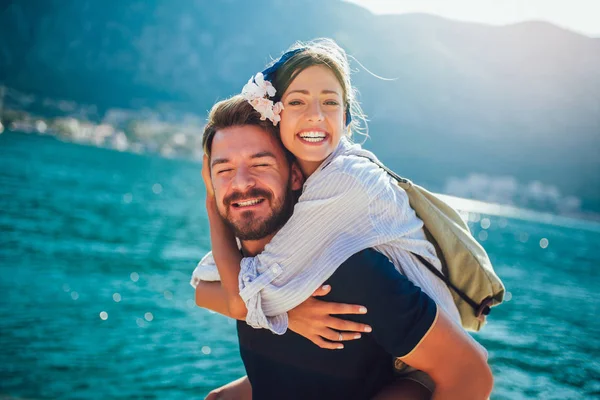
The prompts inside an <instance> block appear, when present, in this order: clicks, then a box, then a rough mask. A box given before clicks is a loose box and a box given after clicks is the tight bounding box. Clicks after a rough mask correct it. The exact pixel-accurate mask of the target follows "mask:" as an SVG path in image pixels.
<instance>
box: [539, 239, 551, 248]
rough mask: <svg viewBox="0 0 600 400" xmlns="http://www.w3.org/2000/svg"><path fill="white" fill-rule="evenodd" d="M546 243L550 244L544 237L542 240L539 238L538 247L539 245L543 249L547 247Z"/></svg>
mask: <svg viewBox="0 0 600 400" xmlns="http://www.w3.org/2000/svg"><path fill="white" fill-rule="evenodd" d="M548 244H550V243H549V242H548V239H546V238H542V240H540V247H541V248H542V249H545V248H546V247H548Z"/></svg>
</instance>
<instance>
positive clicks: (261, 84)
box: [242, 72, 283, 126]
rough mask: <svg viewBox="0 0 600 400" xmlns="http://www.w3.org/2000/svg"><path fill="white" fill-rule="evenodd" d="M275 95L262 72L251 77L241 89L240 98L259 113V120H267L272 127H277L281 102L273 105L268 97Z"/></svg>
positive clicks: (271, 85) (281, 106)
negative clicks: (271, 123)
mask: <svg viewBox="0 0 600 400" xmlns="http://www.w3.org/2000/svg"><path fill="white" fill-rule="evenodd" d="M275 93H277V91H276V90H275V87H273V84H272V83H271V82H270V81H268V80H266V79H265V77H264V75H263V73H262V72H259V73H258V74H256V75H255V76H253V77H251V78H250V80H249V81H248V83H246V85H244V88H243V89H242V96H243V97H244V99H246V100H247V101H248V103H250V104H251V105H252V107H253V108H254V109H255V110H256V111H258V112H259V113H260V119H261V120H262V121H264V120H266V119H267V118H268V119H269V120H271V122H273V126H277V123H279V121H281V117H280V116H279V114H280V113H281V111H282V110H283V103H282V102H280V101H278V102H277V103H275V104H273V100H269V97H273V96H275Z"/></svg>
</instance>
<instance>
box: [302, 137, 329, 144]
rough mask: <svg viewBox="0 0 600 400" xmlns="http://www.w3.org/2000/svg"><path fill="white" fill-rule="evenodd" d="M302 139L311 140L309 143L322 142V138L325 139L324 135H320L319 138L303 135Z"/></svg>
mask: <svg viewBox="0 0 600 400" xmlns="http://www.w3.org/2000/svg"><path fill="white" fill-rule="evenodd" d="M302 139H303V140H306V141H307V142H311V143H317V142H322V141H323V140H325V138H324V137H321V138H312V137H303V138H302Z"/></svg>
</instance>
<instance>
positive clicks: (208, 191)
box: [202, 154, 215, 200]
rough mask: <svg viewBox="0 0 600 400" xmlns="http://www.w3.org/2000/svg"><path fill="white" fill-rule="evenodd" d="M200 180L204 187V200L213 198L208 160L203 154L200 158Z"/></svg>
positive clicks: (213, 191) (213, 190)
mask: <svg viewBox="0 0 600 400" xmlns="http://www.w3.org/2000/svg"><path fill="white" fill-rule="evenodd" d="M202 180H203V181H204V186H205V187H206V200H208V199H214V198H215V189H214V187H213V184H212V178H211V176H210V160H209V159H208V156H207V155H206V154H205V155H204V157H203V158H202Z"/></svg>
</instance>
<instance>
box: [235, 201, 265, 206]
mask: <svg viewBox="0 0 600 400" xmlns="http://www.w3.org/2000/svg"><path fill="white" fill-rule="evenodd" d="M259 202H260V199H256V200H248V201H240V202H239V203H237V205H238V207H248V206H253V205H255V204H258V203H259Z"/></svg>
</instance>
